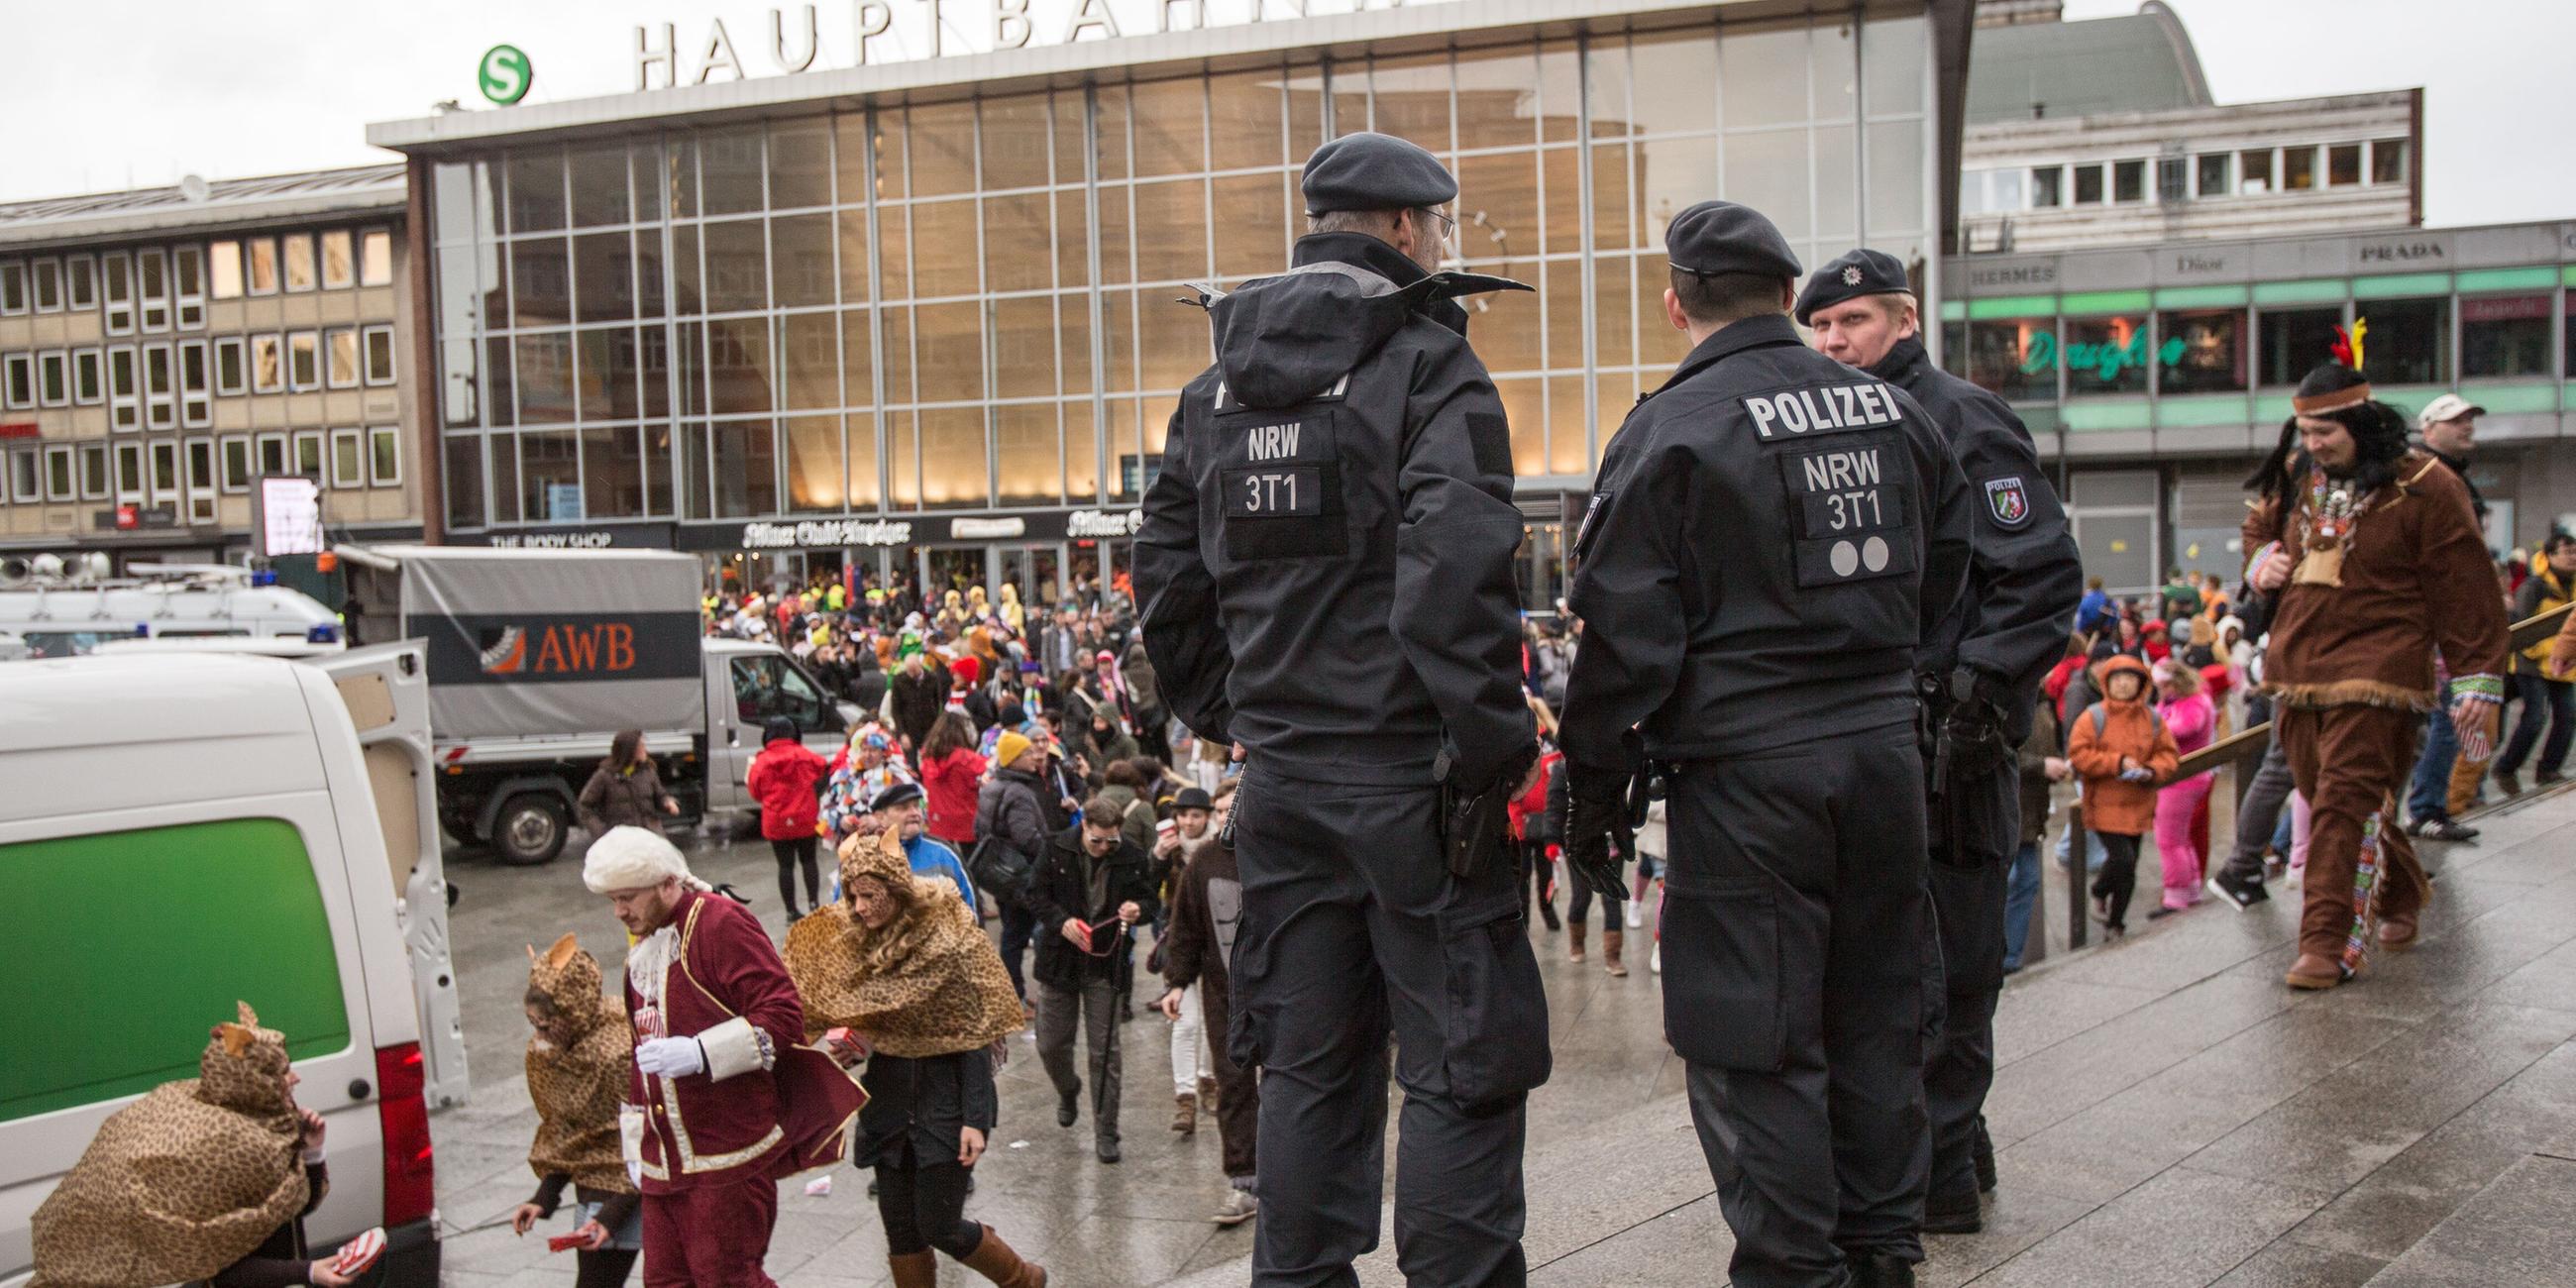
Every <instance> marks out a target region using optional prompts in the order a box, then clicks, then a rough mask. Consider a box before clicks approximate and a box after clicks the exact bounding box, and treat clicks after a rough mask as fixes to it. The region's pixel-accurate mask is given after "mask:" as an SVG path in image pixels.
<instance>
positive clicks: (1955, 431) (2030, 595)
mask: <svg viewBox="0 0 2576 1288" xmlns="http://www.w3.org/2000/svg"><path fill="white" fill-rule="evenodd" d="M1869 372H1870V374H1871V375H1874V376H1877V377H1878V378H1880V379H1882V380H1885V381H1888V382H1890V383H1892V384H1894V385H1896V386H1897V387H1898V388H1901V389H1903V390H1904V391H1905V392H1907V393H1909V394H1912V395H1914V401H1916V402H1918V403H1920V404H1922V406H1923V410H1924V411H1925V412H1928V413H1930V415H1931V417H1932V422H1933V424H1935V425H1936V426H1938V427H1939V428H1940V430H1941V432H1942V434H1943V436H1944V437H1945V438H1947V439H1948V441H1949V444H1950V455H1951V457H1952V458H1953V459H1955V460H1957V461H1958V463H1959V470H1960V472H1961V473H1962V474H1963V475H1965V476H1966V479H1967V483H1968V497H1969V502H1970V508H1971V509H1972V510H1973V511H1974V512H1975V514H1976V521H1975V522H1974V523H1972V524H1971V525H1969V544H1970V545H1971V546H1972V547H1973V549H1974V551H1975V554H1974V556H1973V558H1972V559H1971V560H1970V562H1969V566H1968V592H1967V594H1965V595H1963V596H1961V597H1960V598H1959V600H1958V601H1957V603H1956V604H1955V606H1954V607H1953V609H1952V611H1951V612H1950V613H1948V614H1947V615H1945V616H1943V617H1942V619H1941V621H1940V623H1939V624H1938V625H1937V626H1935V627H1934V628H1933V631H1932V634H1931V635H1930V636H1929V637H1927V638H1926V639H1925V640H1924V641H1923V648H1922V650H1921V652H1920V653H1919V654H1918V655H1917V657H1916V658H1915V668H1916V669H1917V670H1918V671H1921V672H1923V673H1925V674H1929V675H1940V676H1946V675H1948V674H1949V673H1950V671H1951V670H1952V669H1953V668H1955V667H1959V666H1968V667H1972V668H1974V669H1975V670H1977V671H1978V672H1980V673H1981V674H1983V675H1985V676H1986V677H1988V678H1989V679H1990V680H1991V681H1992V682H1993V684H1994V685H1995V689H1994V694H1995V698H1996V701H1997V704H1998V705H1999V706H2001V707H2002V708H2003V711H2004V715H2005V721H2006V728H2005V734H2006V737H2007V739H2008V740H2009V741H2010V742H2012V743H2013V744H2015V745H2019V744H2020V742H2021V741H2022V739H2024V738H2026V737H2028V736H2029V734H2030V714H2031V708H2032V704H2033V703H2034V702H2035V701H2036V700H2037V699H2036V697H2035V695H2036V694H2037V693H2038V691H2039V682H2040V681H2041V680H2042V679H2045V678H2046V677H2047V675H2048V668H2049V667H2051V666H2053V665H2055V664H2056V662H2057V659H2059V658H2061V657H2064V656H2066V636H2067V625H2068V622H2069V621H2070V620H2071V617H2072V614H2073V613H2074V611H2075V605H2076V603H2077V602H2078V601H2079V600H2081V599H2082V598H2083V597H2084V565H2083V560H2082V558H2081V557H2080V556H2079V555H2077V554H2076V551H2075V538H2074V536H2073V535H2072V534H2070V533H2069V532H2068V531H2067V529H2066V511H2065V510H2064V509H2062V508H2060V506H2059V505H2058V501H2057V490H2056V489H2055V488H2053V487H2051V486H2049V482H2048V478H2047V476H2046V475H2045V474H2043V473H2042V472H2041V470H2040V468H2039V455H2038V453H2037V452H2035V451H2034V450H2032V448H2031V443H2030V431H2029V430H2027V429H2025V428H2023V427H2022V423H2021V418H2020V417H2018V416H2015V415H2013V414H2012V409H2011V408H2010V407H2008V406H2006V405H2005V404H2004V400H2003V399H2001V398H1998V397H1996V396H1995V395H1993V394H1992V393H1989V392H1987V391H1986V390H1984V389H1982V388H1979V387H1978V386H1976V385H1973V384H1970V383H1969V382H1967V381H1965V380H1962V379H1960V378H1959V377H1957V376H1954V375H1951V374H1950V373H1949V372H1946V371H1943V370H1942V369H1940V368H1939V367H1937V366H1934V365H1933V363H1932V357H1931V355H1930V354H1928V353H1925V352H1924V351H1923V342H1922V340H1920V339H1918V338H1916V337H1913V336H1908V337H1906V338H1905V339H1902V340H1899V341H1897V342H1896V347H1894V348H1892V349H1889V350H1888V351H1887V356H1886V357H1883V358H1881V359H1879V360H1878V361H1877V362H1876V363H1875V364H1873V365H1872V366H1871V367H1870V368H1869Z"/></svg>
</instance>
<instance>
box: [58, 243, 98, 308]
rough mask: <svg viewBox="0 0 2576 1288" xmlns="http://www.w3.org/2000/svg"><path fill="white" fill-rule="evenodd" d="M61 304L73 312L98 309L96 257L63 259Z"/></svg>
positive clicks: (74, 256) (80, 256)
mask: <svg viewBox="0 0 2576 1288" xmlns="http://www.w3.org/2000/svg"><path fill="white" fill-rule="evenodd" d="M63 303H64V305H65V306H66V307H68V308H70V309H73V310H75V311H78V310H84V309H94V308H97V307H98V257H97V256H95V255H66V256H64V257H63Z"/></svg>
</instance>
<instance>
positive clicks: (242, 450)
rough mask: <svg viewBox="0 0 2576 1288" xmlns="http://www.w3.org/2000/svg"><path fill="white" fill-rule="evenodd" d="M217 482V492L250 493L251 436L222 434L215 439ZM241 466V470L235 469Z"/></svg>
mask: <svg viewBox="0 0 2576 1288" xmlns="http://www.w3.org/2000/svg"><path fill="white" fill-rule="evenodd" d="M215 453H216V458H215V464H216V466H217V467H218V469H217V472H216V475H215V482H216V484H217V490H219V491H222V492H226V493H231V494H234V495H239V494H240V493H243V492H248V491H250V480H251V468H250V467H251V460H252V457H251V450H250V435H248V434H221V435H218V436H216V438H215ZM235 466H239V467H240V468H239V469H235V468H234V467H235Z"/></svg>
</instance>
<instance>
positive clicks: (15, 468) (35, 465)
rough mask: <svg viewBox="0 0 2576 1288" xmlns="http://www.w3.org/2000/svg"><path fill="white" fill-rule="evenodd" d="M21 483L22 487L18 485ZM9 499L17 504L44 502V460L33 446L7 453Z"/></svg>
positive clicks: (39, 503) (41, 503) (40, 503)
mask: <svg viewBox="0 0 2576 1288" xmlns="http://www.w3.org/2000/svg"><path fill="white" fill-rule="evenodd" d="M22 483H23V484H25V486H24V487H21V486H19V485H20V484H22ZM9 500H10V501H11V502H12V503H14V504H17V505H43V504H44V503H45V461H44V456H43V454H42V453H40V452H38V451H37V450H36V449H35V448H32V447H26V448H20V449H19V450H17V451H14V452H11V453H9Z"/></svg>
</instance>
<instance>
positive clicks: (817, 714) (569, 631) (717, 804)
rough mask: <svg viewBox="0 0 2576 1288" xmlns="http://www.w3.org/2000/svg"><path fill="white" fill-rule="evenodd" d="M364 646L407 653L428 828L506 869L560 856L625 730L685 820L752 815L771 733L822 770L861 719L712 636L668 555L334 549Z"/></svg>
mask: <svg viewBox="0 0 2576 1288" xmlns="http://www.w3.org/2000/svg"><path fill="white" fill-rule="evenodd" d="M337 553H338V554H339V555H340V557H341V559H342V560H343V563H344V566H345V567H346V568H347V571H348V576H349V584H350V593H351V595H352V596H353V597H354V598H356V599H357V600H358V601H359V602H360V603H361V604H362V605H363V606H364V614H363V616H362V617H361V618H360V619H359V621H358V622H357V623H355V625H357V627H358V629H359V631H360V635H361V638H365V639H419V640H423V641H424V642H425V643H426V646H427V650H428V664H429V686H430V688H429V694H430V724H431V727H432V728H434V729H435V730H436V731H437V741H436V746H435V747H434V749H433V752H432V755H433V758H434V760H435V763H436V767H437V777H438V816H439V822H440V823H442V824H444V825H445V826H446V828H447V831H448V833H449V834H450V835H452V836H454V837H455V838H456V839H457V840H459V841H464V842H468V843H475V842H481V843H488V844H489V845H490V846H491V848H492V851H493V853H494V854H495V855H496V856H497V857H498V858H500V859H501V860H502V861H503V862H507V863H522V864H528V863H544V862H547V861H548V860H551V859H553V858H554V857H555V855H557V854H558V853H560V852H561V851H562V850H563V846H564V841H565V839H566V838H567V836H568V835H569V834H570V832H571V830H572V827H573V824H574V818H575V803H576V802H577V801H578V799H579V798H580V794H581V789H582V787H583V786H584V785H585V784H587V783H588V782H589V781H590V776H591V773H592V771H593V770H595V769H597V768H598V766H599V762H600V761H601V760H602V759H604V758H605V757H606V756H607V754H608V747H609V742H610V740H611V739H613V738H614V737H615V736H616V735H617V733H618V731H620V730H623V729H640V730H642V731H643V733H644V747H645V749H646V750H647V751H648V752H650V753H651V754H652V756H653V759H654V762H655V767H656V771H657V772H658V773H659V774H660V775H661V777H662V785H663V786H664V787H665V788H667V789H668V790H669V791H670V792H671V794H672V796H673V797H675V798H676V799H677V800H678V801H679V802H680V809H681V815H682V817H683V818H684V819H698V818H715V819H724V820H730V819H732V818H735V817H739V816H741V815H744V814H748V813H750V812H752V811H753V810H755V809H756V807H757V806H756V803H755V802H754V801H753V800H752V797H751V793H750V789H749V787H748V786H747V784H746V779H747V778H748V777H749V775H750V771H751V760H752V757H754V756H756V755H758V754H759V752H760V745H761V730H762V728H763V726H764V725H766V724H767V723H768V722H769V721H770V720H771V719H774V718H779V717H784V718H786V719H789V720H791V721H793V722H795V725H796V728H797V731H798V733H799V734H800V736H801V737H802V738H803V739H804V741H805V742H806V743H807V744H808V745H809V746H812V747H813V748H814V749H815V750H817V751H819V752H822V753H823V754H824V755H827V756H828V755H831V754H832V753H834V752H835V751H837V750H839V748H840V747H841V745H842V742H843V740H844V738H845V737H846V733H847V730H848V729H849V727H850V726H851V725H852V724H854V723H856V722H857V721H858V720H859V719H860V718H861V713H860V712H859V710H858V708H856V707H855V706H852V705H851V704H849V703H846V702H842V701H839V700H837V699H835V698H834V697H832V696H831V695H830V694H828V693H827V692H825V690H824V688H823V686H822V685H820V684H818V683H816V682H815V681H814V679H813V677H812V676H810V675H808V674H806V673H805V671H804V669H803V668H801V667H799V666H798V665H797V664H796V662H795V661H794V660H793V659H791V658H790V657H788V656H787V654H785V653H784V652H782V651H780V650H779V649H778V648H777V647H776V646H775V645H771V644H763V643H753V642H750V641H745V640H731V639H710V638H708V637H707V636H706V633H705V629H704V626H703V625H702V621H701V615H700V609H699V604H698V588H699V579H700V576H701V574H700V570H699V565H698V560H697V557H696V556H694V555H689V554H683V553H678V552H674V551H667V550H626V549H606V550H508V549H485V548H481V547H474V546H371V547H363V548H362V547H354V546H341V547H339V548H338V551H337Z"/></svg>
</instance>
